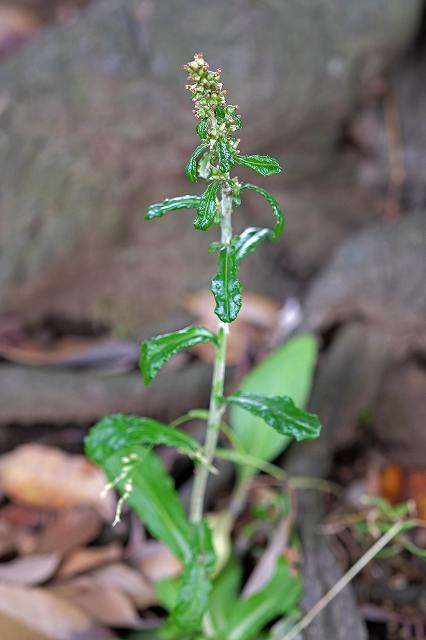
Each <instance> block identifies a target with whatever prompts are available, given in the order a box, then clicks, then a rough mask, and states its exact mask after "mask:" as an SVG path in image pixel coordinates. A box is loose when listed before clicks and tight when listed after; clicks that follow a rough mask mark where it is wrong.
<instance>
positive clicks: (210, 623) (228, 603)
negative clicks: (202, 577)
mask: <svg viewBox="0 0 426 640" xmlns="http://www.w3.org/2000/svg"><path fill="white" fill-rule="evenodd" d="M242 574H243V569H242V566H241V562H240V561H239V560H238V558H237V557H236V556H231V558H230V560H229V561H228V563H227V564H226V566H225V567H224V568H223V570H222V571H221V572H220V574H219V575H218V576H217V577H216V578H215V580H214V582H213V588H212V592H211V595H210V599H209V608H208V610H207V613H206V616H205V619H204V628H205V630H206V631H207V635H208V636H209V637H211V636H214V637H216V636H219V637H223V632H224V631H225V629H226V627H227V624H228V621H229V619H230V617H231V614H232V612H233V609H234V607H235V605H236V603H237V600H238V594H239V592H240V588H241V580H242Z"/></svg>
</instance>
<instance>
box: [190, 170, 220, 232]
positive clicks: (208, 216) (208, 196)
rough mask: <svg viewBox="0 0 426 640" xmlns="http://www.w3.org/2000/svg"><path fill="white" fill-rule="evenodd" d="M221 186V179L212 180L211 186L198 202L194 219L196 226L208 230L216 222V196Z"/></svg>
mask: <svg viewBox="0 0 426 640" xmlns="http://www.w3.org/2000/svg"><path fill="white" fill-rule="evenodd" d="M219 187H220V183H219V181H218V180H214V181H213V182H210V184H209V186H208V187H207V189H206V190H205V191H204V193H203V195H202V196H201V198H200V200H199V203H198V208H197V215H196V216H195V220H194V227H195V228H196V229H200V230H201V231H206V230H207V229H208V228H209V227H211V226H212V224H213V223H214V221H215V218H216V213H217V203H216V196H217V192H218V191H219Z"/></svg>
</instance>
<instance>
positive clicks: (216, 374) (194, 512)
mask: <svg viewBox="0 0 426 640" xmlns="http://www.w3.org/2000/svg"><path fill="white" fill-rule="evenodd" d="M220 205H221V206H220V214H221V221H220V229H221V241H222V244H223V245H229V244H230V242H231V240H232V192H231V190H230V189H229V186H228V185H225V186H223V187H222V199H221V203H220ZM228 333H229V324H227V323H225V322H222V320H219V322H218V328H217V333H216V340H217V342H216V347H215V349H216V353H215V359H214V367H213V381H212V388H211V394H210V405H209V417H208V420H207V432H206V441H205V445H204V455H205V460H206V464H203V465H200V466H199V467H198V469H197V471H196V474H195V478H194V485H193V489H192V494H191V508H190V519H191V521H192V522H195V523H196V522H200V521H201V519H202V517H203V510H204V496H205V492H206V486H207V481H208V475H209V468H210V467H211V463H212V461H213V458H214V457H215V452H216V446H217V440H218V437H219V431H220V423H221V419H222V415H223V412H224V410H225V405H224V404H223V401H222V400H223V389H224V385H225V370H226V346H227V341H228Z"/></svg>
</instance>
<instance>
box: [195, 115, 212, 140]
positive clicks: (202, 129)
mask: <svg viewBox="0 0 426 640" xmlns="http://www.w3.org/2000/svg"><path fill="white" fill-rule="evenodd" d="M208 125H209V122H208V120H207V118H204V119H202V120H199V121H198V122H197V126H196V127H195V131H196V133H197V135H198V137H199V138H201V140H207V138H208Z"/></svg>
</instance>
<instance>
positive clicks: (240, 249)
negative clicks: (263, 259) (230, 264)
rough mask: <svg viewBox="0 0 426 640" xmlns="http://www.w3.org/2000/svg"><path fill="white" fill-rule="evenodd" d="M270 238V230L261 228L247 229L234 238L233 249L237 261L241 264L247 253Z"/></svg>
mask: <svg viewBox="0 0 426 640" xmlns="http://www.w3.org/2000/svg"><path fill="white" fill-rule="evenodd" d="M271 237H272V231H271V230H270V229H262V228H261V227H248V228H247V229H245V230H244V231H243V232H242V233H241V234H240V235H239V236H236V237H235V242H234V245H235V249H236V253H237V261H238V262H241V260H243V258H245V257H246V256H247V255H248V254H249V253H251V252H252V251H254V250H255V249H256V247H258V246H259V245H260V244H261V243H262V242H263V241H264V240H266V238H271Z"/></svg>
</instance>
